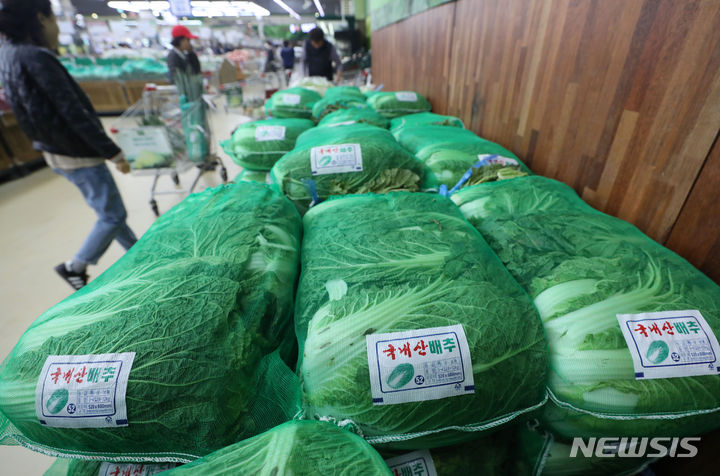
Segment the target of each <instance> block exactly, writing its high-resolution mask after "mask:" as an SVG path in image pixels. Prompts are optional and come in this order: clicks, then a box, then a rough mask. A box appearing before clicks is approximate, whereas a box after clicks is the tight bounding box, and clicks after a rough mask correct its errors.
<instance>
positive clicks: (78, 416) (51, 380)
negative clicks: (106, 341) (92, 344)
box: [35, 352, 135, 428]
mask: <svg viewBox="0 0 720 476" xmlns="http://www.w3.org/2000/svg"><path fill="white" fill-rule="evenodd" d="M134 359H135V352H123V353H119V354H91V355H50V356H48V357H47V359H46V360H45V365H43V368H42V372H41V373H40V377H39V378H38V383H37V387H36V388H35V414H36V416H37V418H38V420H40V423H41V424H43V425H46V426H50V427H57V428H107V427H117V426H127V425H128V418H127V407H126V405H125V392H126V389H127V382H128V377H129V375H130V368H131V367H132V364H133V360H134Z"/></svg>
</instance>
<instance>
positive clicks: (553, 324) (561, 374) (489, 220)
mask: <svg viewBox="0 0 720 476" xmlns="http://www.w3.org/2000/svg"><path fill="white" fill-rule="evenodd" d="M452 198H453V200H454V201H455V202H456V203H457V204H458V205H459V206H460V209H461V210H462V212H463V214H464V215H465V217H466V218H467V219H468V220H470V222H471V223H472V224H473V225H475V226H476V227H477V229H478V230H479V231H480V232H481V233H482V234H483V236H485V238H486V239H487V240H488V242H489V243H490V245H491V246H492V247H493V249H494V250H495V251H496V253H497V254H498V256H499V257H500V259H501V260H502V261H503V263H505V265H506V266H507V268H508V270H509V271H510V272H511V273H512V274H513V276H515V278H516V279H517V280H518V282H519V283H520V284H521V285H522V286H523V287H524V288H525V289H526V290H527V291H528V293H529V294H530V296H532V297H533V299H534V301H535V306H536V307H537V309H538V311H539V313H540V317H541V318H542V321H543V326H544V328H545V333H546V334H547V337H548V343H549V349H550V374H549V379H548V381H549V389H550V391H551V392H550V397H551V399H552V402H553V403H552V404H548V406H547V407H546V408H545V410H544V415H543V421H544V423H545V424H546V425H547V426H548V427H549V428H550V429H551V430H552V431H553V432H555V433H558V434H559V435H561V436H563V437H566V438H572V437H592V436H597V437H602V436H608V437H619V436H668V435H672V436H683V435H687V434H700V433H703V432H705V431H709V430H711V429H714V428H718V427H720V377H719V376H718V375H717V365H715V364H714V363H712V362H711V363H710V364H707V363H706V362H705V361H704V360H703V359H706V358H707V355H708V354H707V353H708V352H709V353H712V352H711V351H710V350H703V349H704V348H705V347H703V346H705V345H706V344H705V343H704V342H706V343H707V349H711V348H712V347H713V345H715V344H713V343H712V342H710V339H711V336H712V335H713V334H714V335H717V334H718V332H720V287H718V285H717V284H715V283H714V282H712V281H711V280H710V279H709V278H707V277H706V276H705V275H704V274H702V273H701V272H700V271H698V270H697V269H695V268H694V267H693V266H692V265H690V264H689V263H688V262H687V261H685V260H684V259H682V258H680V257H679V256H678V255H676V254H675V253H673V252H671V251H670V250H668V249H667V248H664V247H663V246H661V245H659V244H658V243H656V242H655V241H653V240H651V239H650V238H648V237H647V236H645V235H644V234H643V233H642V232H640V230H638V229H637V228H635V227H634V226H632V225H631V224H629V223H627V222H625V221H622V220H620V219H618V218H614V217H611V216H609V215H605V214H603V213H601V212H599V211H597V210H595V209H593V208H592V207H590V206H589V205H587V204H585V202H583V201H582V200H581V199H580V198H579V197H578V196H577V195H576V194H575V192H574V191H573V190H572V189H571V188H570V187H568V186H566V185H564V184H562V183H560V182H557V181H554V180H551V179H548V178H544V177H538V176H530V177H522V178H519V179H517V180H507V181H502V182H495V183H489V184H482V185H476V186H474V187H468V188H465V189H463V190H460V191H459V192H458V193H456V194H454V195H453V196H452ZM673 311H680V312H673ZM645 313H650V314H645ZM697 313H699V314H700V315H701V316H702V318H704V321H706V322H705V323H702V321H701V320H700V318H698V316H697ZM623 315H631V316H632V317H631V318H628V319H629V320H627V321H625V320H623V319H625V318H623V317H622V316H623ZM648 319H650V321H649V320H648ZM621 321H622V322H625V324H624V325H623V326H621V323H620V322H621ZM653 323H658V324H659V325H658V326H657V328H654V327H653V326H652V324H653ZM640 326H642V327H640ZM645 328H647V330H646V329H645ZM692 329H694V330H697V331H698V332H697V333H695V332H694V331H693V330H692ZM671 330H672V331H673V334H670V331H671ZM643 331H645V332H644V333H643ZM701 331H702V333H701ZM644 334H647V336H645V335H644ZM626 339H627V340H626ZM688 339H689V340H688ZM712 339H714V337H712ZM690 341H692V342H690ZM628 342H631V345H632V347H630V346H629V345H628ZM698 346H700V350H688V349H697V348H698ZM631 352H632V354H631ZM689 352H693V353H695V358H696V359H700V360H701V363H699V364H693V360H692V359H693V357H692V354H689ZM633 354H634V355H635V358H636V359H637V361H638V362H639V363H640V364H641V366H640V365H638V366H637V367H636V366H635V365H634V362H633ZM710 360H712V358H710ZM675 363H678V364H679V365H678V366H675ZM711 365H712V366H711ZM673 367H674V370H673V371H675V372H677V375H676V376H674V377H672V378H669V377H664V376H662V375H658V373H657V372H658V371H657V369H658V368H669V369H671V370H672V369H673ZM691 369H692V372H691ZM689 373H692V374H694V375H689ZM702 373H706V374H705V375H702ZM644 377H653V378H644ZM658 377H659V378H658Z"/></svg>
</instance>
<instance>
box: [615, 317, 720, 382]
mask: <svg viewBox="0 0 720 476" xmlns="http://www.w3.org/2000/svg"><path fill="white" fill-rule="evenodd" d="M617 319H618V322H619V323H620V329H621V330H622V333H623V336H624V337H625V342H626V343H627V346H628V349H629V350H630V354H631V355H632V359H633V366H634V368H635V378H636V379H651V378H672V377H688V376H693V375H718V374H720V367H718V356H719V355H720V346H718V341H717V338H716V337H715V334H713V331H712V329H711V328H710V326H708V324H707V322H706V321H705V318H704V317H703V316H702V314H700V311H697V310H689V311H660V312H648V313H642V314H618V315H617Z"/></svg>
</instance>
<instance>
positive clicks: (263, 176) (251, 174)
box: [234, 169, 270, 183]
mask: <svg viewBox="0 0 720 476" xmlns="http://www.w3.org/2000/svg"><path fill="white" fill-rule="evenodd" d="M269 180H270V174H269V173H268V172H266V171H264V170H250V169H243V170H241V171H240V173H239V174H237V175H236V176H235V180H234V182H235V183H240V182H258V183H268V181H269Z"/></svg>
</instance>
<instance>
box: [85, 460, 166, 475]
mask: <svg viewBox="0 0 720 476" xmlns="http://www.w3.org/2000/svg"><path fill="white" fill-rule="evenodd" d="M176 466H177V463H154V464H153V463H149V464H148V463H107V462H105V463H103V464H101V465H100V470H99V471H98V476H154V475H156V474H160V473H162V472H163V471H168V470H170V469H173V468H175V467H176Z"/></svg>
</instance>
